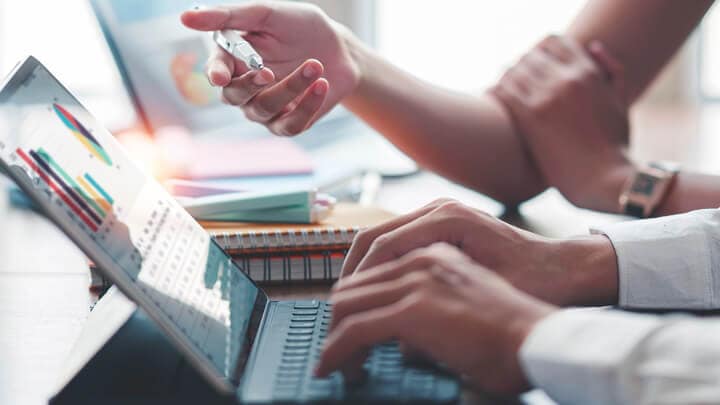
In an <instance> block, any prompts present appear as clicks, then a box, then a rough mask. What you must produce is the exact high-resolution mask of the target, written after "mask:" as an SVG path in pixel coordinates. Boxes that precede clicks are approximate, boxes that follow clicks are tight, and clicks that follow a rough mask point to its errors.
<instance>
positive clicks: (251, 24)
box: [180, 3, 272, 32]
mask: <svg viewBox="0 0 720 405" xmlns="http://www.w3.org/2000/svg"><path fill="white" fill-rule="evenodd" d="M271 13H272V7H270V6H268V5H267V4H259V3H251V4H241V5H236V6H222V7H211V8H196V9H193V10H189V11H186V12H184V13H183V14H182V15H181V16H180V21H182V23H183V24H185V26H186V27H188V28H192V29H194V30H199V31H216V30H222V29H234V30H239V31H246V32H250V31H262V30H263V28H264V26H265V23H266V22H267V20H268V17H269V16H270V14H271Z"/></svg>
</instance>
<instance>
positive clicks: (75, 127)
mask: <svg viewBox="0 0 720 405" xmlns="http://www.w3.org/2000/svg"><path fill="white" fill-rule="evenodd" d="M53 109H54V110H55V114H57V116H58V118H60V121H62V123H63V124H65V126H66V127H67V128H68V129H69V130H70V132H71V133H72V134H73V136H75V139H77V140H78V141H79V142H80V143H81V144H82V145H83V146H84V147H85V149H87V150H88V151H89V152H90V153H91V154H92V155H93V156H95V157H96V158H98V159H99V160H101V161H103V162H105V163H106V164H107V165H112V160H110V156H108V154H107V152H106V151H105V149H103V147H102V146H101V145H100V142H98V140H97V139H96V138H95V137H94V136H93V135H92V134H91V133H90V131H88V130H87V129H86V128H85V127H84V126H83V125H82V124H81V123H80V121H78V120H77V119H76V118H75V117H74V116H73V115H72V114H70V112H69V111H68V110H66V109H65V108H63V107H62V106H61V105H60V104H57V103H55V104H53Z"/></svg>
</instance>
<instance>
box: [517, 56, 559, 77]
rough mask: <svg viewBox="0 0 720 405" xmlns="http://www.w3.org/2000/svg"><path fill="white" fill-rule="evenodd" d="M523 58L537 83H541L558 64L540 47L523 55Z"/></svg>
mask: <svg viewBox="0 0 720 405" xmlns="http://www.w3.org/2000/svg"><path fill="white" fill-rule="evenodd" d="M524 60H525V62H526V65H527V67H528V71H529V73H530V74H531V75H532V76H533V78H535V79H536V80H535V82H537V84H542V83H543V81H544V80H545V79H546V78H547V77H548V76H549V75H551V74H552V73H554V71H555V69H556V68H557V66H556V65H557V64H558V63H557V61H555V60H554V59H553V58H552V57H550V56H549V55H548V54H547V53H545V52H544V51H543V50H541V49H534V50H532V51H530V52H529V53H528V54H527V55H526V56H525V57H524Z"/></svg>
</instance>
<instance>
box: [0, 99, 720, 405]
mask: <svg viewBox="0 0 720 405" xmlns="http://www.w3.org/2000/svg"><path fill="white" fill-rule="evenodd" d="M670 108H672V110H669V109H670ZM716 110H717V111H716ZM718 111H720V108H718V107H708V108H704V109H702V110H698V109H678V108H676V107H654V108H653V109H651V110H647V111H642V110H641V111H638V112H636V113H635V117H634V124H635V137H634V139H633V149H632V153H633V155H635V156H636V157H638V158H640V159H643V160H646V159H649V158H653V159H673V160H677V161H681V162H686V163H687V165H686V166H687V167H690V168H693V169H697V170H703V171H706V172H710V173H720V161H718V160H717V159H713V158H712V154H711V153H710V152H709V151H718V150H720V136H717V133H718V132H720V131H718V130H717V129H720V114H717V113H716V112H718ZM669 117H672V118H669ZM439 197H452V198H456V199H459V200H461V201H463V202H465V203H467V204H469V205H472V206H475V207H477V208H480V209H483V210H485V211H487V212H489V213H491V214H494V215H499V214H501V212H502V207H501V206H500V205H499V204H497V203H496V202H494V201H493V200H491V199H488V198H486V197H484V196H482V195H478V194H476V193H474V192H472V191H470V190H467V189H464V188H462V187H459V186H457V185H454V184H451V183H449V182H447V181H445V180H443V179H441V178H439V177H437V176H435V175H432V174H429V173H422V174H419V175H416V176H413V177H409V178H405V179H396V180H390V181H386V183H385V184H384V185H383V188H382V189H381V192H380V194H379V196H378V201H377V202H378V204H379V205H380V206H382V207H384V208H386V209H388V210H390V211H394V212H397V213H402V212H407V211H410V210H412V209H414V208H417V207H419V206H421V205H423V204H425V203H427V202H430V201H432V200H434V199H436V198H439ZM0 218H2V223H3V228H4V229H3V232H2V234H0V359H2V361H0V403H3V404H5V403H7V404H20V403H22V404H41V403H45V402H46V401H47V399H48V398H49V396H50V395H51V394H52V393H53V392H54V390H55V389H56V380H57V378H58V375H59V372H60V370H61V368H62V365H63V362H64V360H65V359H66V357H67V354H68V352H69V350H70V348H71V347H72V345H73V343H74V341H75V340H76V339H77V337H78V335H79V333H80V330H81V328H82V326H83V323H84V321H85V319H86V317H87V315H88V313H89V304H90V296H89V294H88V283H89V274H88V270H87V265H86V262H85V259H84V257H83V255H82V254H81V253H80V252H79V251H78V249H77V248H75V247H74V246H73V245H72V243H71V242H70V241H69V240H67V239H66V238H65V237H64V236H63V235H62V234H61V233H60V232H59V231H58V230H57V229H55V228H54V227H53V226H52V225H51V224H50V223H49V222H48V221H47V220H45V219H43V218H41V217H39V216H37V215H35V214H33V213H32V212H29V211H23V210H18V209H15V208H11V207H9V206H8V204H7V198H6V196H5V195H4V194H2V193H0ZM618 220H621V218H619V217H615V216H611V215H605V214H598V213H593V212H589V211H586V210H580V209H577V208H575V207H573V206H571V205H570V204H569V203H568V202H567V201H565V200H564V199H563V198H562V197H560V196H559V194H558V193H557V192H556V191H553V190H550V191H548V192H546V193H543V194H542V195H540V196H538V197H537V198H535V199H533V200H531V201H529V202H527V203H525V204H523V206H522V207H521V209H520V215H519V216H518V217H516V218H514V222H516V223H517V224H519V225H521V226H523V227H525V228H528V229H531V230H533V231H535V232H538V233H541V234H544V235H548V236H555V237H562V236H569V235H573V234H582V233H586V232H587V229H588V227H590V226H592V225H598V224H603V223H608V222H614V221H618ZM270 294H271V295H272V296H273V297H274V298H282V299H288V298H300V297H303V298H305V297H309V296H314V297H322V296H324V295H325V294H326V290H325V289H324V288H322V287H303V288H287V287H284V288H280V287H276V288H273V289H271V291H270ZM535 400H536V401H537V403H542V402H544V401H543V399H542V398H541V397H537V398H535ZM467 402H471V403H486V402H487V401H486V400H483V399H482V398H479V397H478V398H476V397H474V396H473V395H468V396H467ZM534 402H535V401H534Z"/></svg>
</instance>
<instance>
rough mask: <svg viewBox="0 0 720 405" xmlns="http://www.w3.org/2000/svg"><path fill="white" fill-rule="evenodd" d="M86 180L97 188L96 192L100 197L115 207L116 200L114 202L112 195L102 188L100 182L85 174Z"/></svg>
mask: <svg viewBox="0 0 720 405" xmlns="http://www.w3.org/2000/svg"><path fill="white" fill-rule="evenodd" d="M85 180H87V181H88V182H89V183H90V184H92V186H93V187H95V190H97V192H98V193H100V195H102V196H103V197H105V199H106V200H107V202H109V203H110V205H113V204H114V203H115V200H113V198H112V197H110V194H108V193H107V192H105V190H104V189H103V188H102V187H100V184H99V183H98V182H96V181H95V179H93V178H92V176H90V173H85Z"/></svg>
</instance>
